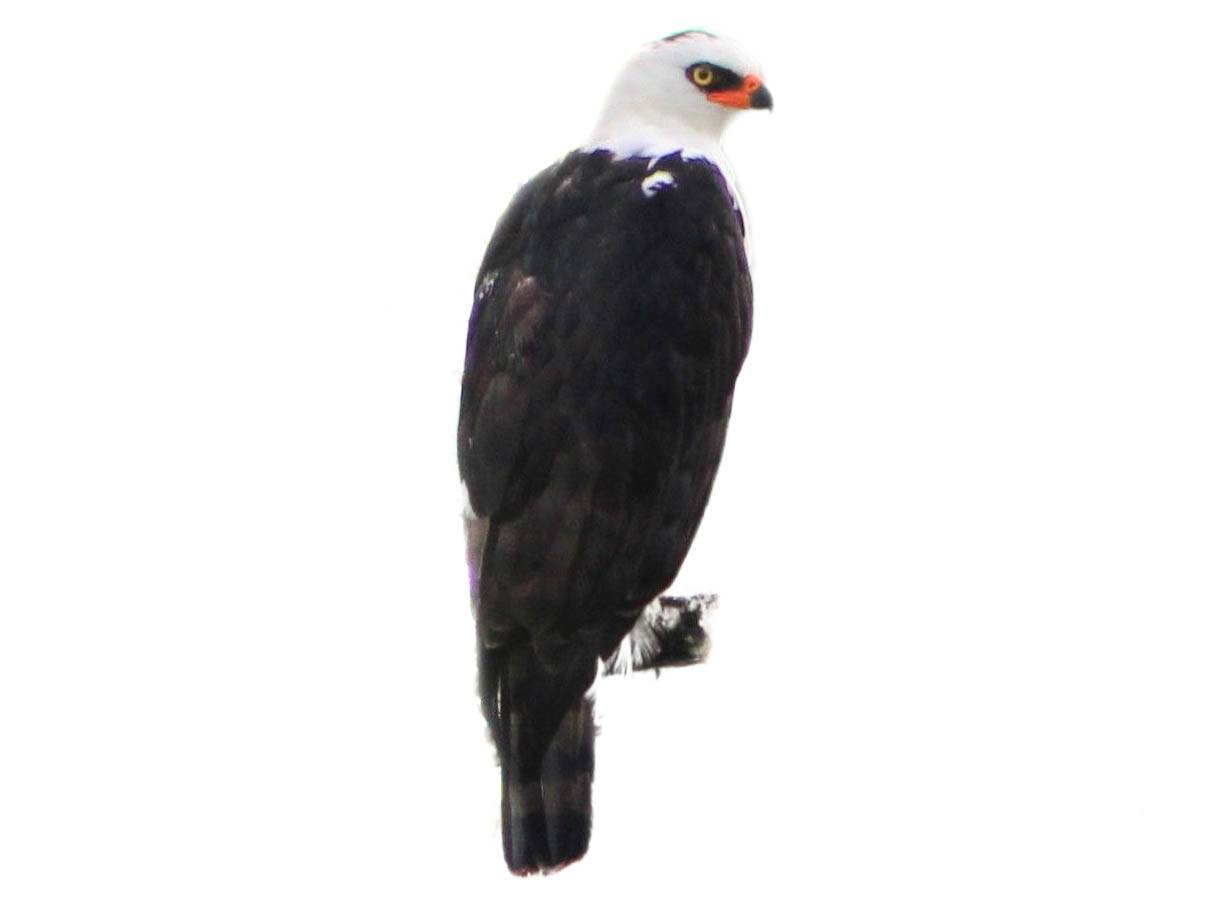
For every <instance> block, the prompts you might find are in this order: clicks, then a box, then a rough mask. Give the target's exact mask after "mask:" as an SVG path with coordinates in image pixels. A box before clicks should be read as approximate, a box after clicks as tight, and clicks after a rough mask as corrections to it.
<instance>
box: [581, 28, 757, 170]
mask: <svg viewBox="0 0 1205 904" xmlns="http://www.w3.org/2000/svg"><path fill="white" fill-rule="evenodd" d="M770 105H771V101H770V92H769V91H768V90H767V89H766V87H765V86H764V85H763V84H762V78H761V69H760V68H759V67H758V65H757V64H756V63H755V62H753V60H752V59H750V58H749V57H748V56H747V55H746V54H745V52H744V51H743V50H741V48H740V47H739V46H737V45H736V44H735V43H734V42H732V41H730V40H727V39H726V38H720V37H716V36H715V35H712V34H708V33H707V32H702V31H688V32H682V33H681V34H676V35H671V36H670V37H668V38H663V39H661V40H660V41H654V42H653V43H651V44H647V45H645V46H644V47H643V48H642V49H641V50H640V52H639V53H637V54H636V55H635V56H633V57H632V58H631V59H630V60H629V61H628V63H627V65H626V66H624V68H623V69H622V70H621V71H620V73H619V77H618V78H617V79H616V81H615V86H614V87H613V88H612V89H611V95H610V97H609V98H608V100H607V103H606V106H605V107H604V108H603V113H602V116H601V117H600V118H599V121H598V125H597V127H596V128H595V130H594V135H593V139H592V142H593V144H595V145H598V146H608V147H616V146H625V147H627V148H633V147H634V146H635V145H638V144H640V143H641V142H645V143H647V144H648V145H650V146H661V145H667V144H676V145H678V146H702V147H707V146H710V145H716V144H718V143H719V139H720V135H721V134H722V133H723V131H724V127H725V126H727V125H728V122H729V121H730V120H731V119H732V117H733V116H734V115H736V113H737V112H738V111H740V110H748V109H769V108H770Z"/></svg>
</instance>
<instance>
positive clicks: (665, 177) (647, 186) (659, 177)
mask: <svg viewBox="0 0 1205 904" xmlns="http://www.w3.org/2000/svg"><path fill="white" fill-rule="evenodd" d="M674 184H675V183H674V174H673V173H671V172H669V170H657V172H655V173H653V174H652V175H650V176H646V177H645V179H644V181H643V182H641V183H640V190H641V191H643V192H644V196H645V197H646V198H651V197H652V196H653V195H655V194H657V192H659V191H661V190H662V189H663V188H668V187H669V186H671V185H674Z"/></svg>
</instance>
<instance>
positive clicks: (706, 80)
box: [690, 66, 715, 88]
mask: <svg viewBox="0 0 1205 904" xmlns="http://www.w3.org/2000/svg"><path fill="white" fill-rule="evenodd" d="M690 78H691V80H692V81H693V82H694V83H695V84H696V85H698V86H699V87H700V88H706V87H707V86H708V85H710V84H711V83H712V82H714V81H715V70H714V69H712V68H711V67H710V66H696V67H695V68H694V69H692V70H690Z"/></svg>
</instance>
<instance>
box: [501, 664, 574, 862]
mask: <svg viewBox="0 0 1205 904" xmlns="http://www.w3.org/2000/svg"><path fill="white" fill-rule="evenodd" d="M593 680H594V671H593V663H590V668H585V667H580V668H577V669H575V670H574V671H573V672H571V673H566V672H550V671H548V670H546V669H545V668H544V667H543V666H542V665H541V664H540V663H539V662H538V660H537V659H536V657H535V654H534V653H533V651H532V649H531V645H530V644H519V645H515V646H512V647H508V648H506V649H504V650H497V651H483V652H482V656H481V690H482V708H483V710H485V714H486V720H487V721H488V722H489V723H490V729H491V732H492V733H493V736H494V743H495V744H496V745H497V748H498V759H499V761H500V763H501V765H502V853H503V855H504V856H505V857H506V865H507V866H508V867H509V868H510V871H511V872H513V873H516V874H518V875H527V874H529V873H533V872H536V871H541V872H551V871H553V870H557V869H560V868H561V867H563V866H567V865H568V864H570V863H573V862H574V861H575V860H580V859H581V858H582V856H583V855H584V854H585V853H586V849H587V848H588V847H589V845H590V824H591V819H592V807H591V802H590V796H591V785H592V783H593V781H594V703H593V701H592V700H591V699H590V698H589V697H587V696H585V693H586V691H587V690H588V689H589V686H590V684H591V682H592V681H593ZM495 688H496V696H495V695H494V694H492V693H491V691H493V690H494V689H495ZM495 700H496V707H494V706H491V704H492V703H493V702H494V701H495Z"/></svg>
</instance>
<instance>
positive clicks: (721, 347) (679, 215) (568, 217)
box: [458, 153, 752, 661]
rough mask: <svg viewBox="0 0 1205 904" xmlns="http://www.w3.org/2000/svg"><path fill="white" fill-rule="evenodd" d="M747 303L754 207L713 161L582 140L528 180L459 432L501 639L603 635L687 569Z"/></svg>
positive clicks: (586, 642) (746, 323)
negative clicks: (619, 152) (592, 148)
mask: <svg viewBox="0 0 1205 904" xmlns="http://www.w3.org/2000/svg"><path fill="white" fill-rule="evenodd" d="M654 177H655V178H654ZM751 305H752V293H751V287H750V283H749V274H748V269H747V265H746V261H745V256H744V248H743V235H742V225H741V222H740V217H739V214H737V213H736V211H735V210H734V209H733V205H732V202H731V198H730V197H729V195H728V193H727V190H726V189H725V187H724V184H723V181H722V178H721V177H720V175H719V172H718V170H716V169H715V167H713V166H712V165H711V164H709V163H707V162H704V161H684V160H682V159H681V158H680V157H678V156H676V155H674V156H671V157H666V158H662V159H661V160H659V161H657V162H656V165H655V172H654V171H653V170H651V169H650V167H649V161H648V160H647V159H644V160H641V159H633V160H620V161H615V160H612V159H611V156H610V155H609V154H607V153H594V154H585V153H578V154H573V155H570V156H569V157H567V158H565V159H564V160H563V161H561V162H560V163H559V164H557V165H556V166H554V167H551V168H550V169H548V170H546V171H545V172H544V173H542V174H540V176H538V177H537V178H536V179H534V180H532V181H531V182H530V183H528V184H527V185H526V186H525V187H524V188H523V189H522V190H521V191H520V193H519V194H518V195H517V196H516V198H515V200H514V201H513V202H512V204H511V206H510V208H509V209H508V210H507V212H506V213H505V214H504V215H503V217H502V219H501V220H500V221H499V224H498V227H497V230H496V231H495V234H494V237H493V239H492V241H491V243H490V246H489V248H488V249H487V252H486V256H485V260H484V262H483V264H482V267H481V272H480V274H479V277H478V282H477V291H476V299H475V304H474V307H473V313H472V317H471V321H470V325H469V336H468V344H467V349H466V357H465V373H464V383H463V388H462V396H461V408H460V428H459V435H458V451H459V459H460V471H461V476H462V479H463V480H464V482H465V485H466V487H467V490H468V496H469V502H470V504H471V506H472V509H473V512H474V513H475V515H476V516H477V518H478V519H480V523H481V525H482V526H483V529H482V530H481V531H480V536H479V546H480V548H479V549H478V550H477V552H478V554H479V555H478V559H479V562H478V565H479V568H480V573H479V586H478V587H477V588H476V590H477V593H476V594H475V595H476V596H477V597H478V600H477V602H478V619H479V627H480V630H481V632H482V636H483V637H484V638H485V639H486V642H487V643H490V644H496V643H502V642H504V641H505V639H506V638H507V637H514V636H523V637H530V638H531V640H532V642H533V644H534V646H535V648H536V650H537V652H539V653H540V655H541V658H545V659H547V660H549V661H551V660H552V659H555V658H557V656H558V653H559V652H560V651H562V650H564V651H565V652H566V653H568V652H570V650H568V649H566V648H571V650H572V652H575V653H580V652H581V651H582V647H585V648H587V649H588V652H589V653H590V654H591V655H605V654H606V653H608V652H609V650H610V648H612V647H613V646H614V645H615V644H616V643H618V641H619V639H620V637H621V636H622V635H623V633H625V632H626V630H627V629H628V628H629V627H630V626H631V623H632V621H633V620H634V619H635V617H636V615H637V614H638V612H639V610H640V608H641V607H643V606H644V605H645V604H646V603H647V602H648V601H649V600H650V599H651V598H652V597H653V596H655V595H656V594H657V593H658V592H659V591H660V590H662V589H664V588H665V587H666V586H668V584H669V583H670V582H671V581H672V580H673V577H674V575H675V574H676V573H677V571H678V568H679V567H680V565H681V563H682V559H683V558H684V557H685V555H686V551H687V549H688V548H689V546H690V542H691V540H692V539H693V537H694V534H695V531H696V529H697V528H698V524H699V520H700V518H701V517H702V513H703V509H704V507H705V505H706V502H707V498H708V495H709V493H710V491H711V486H712V482H713V480H714V477H715V472H716V467H717V466H718V464H719V459H720V455H721V452H722V449H723V444H724V436H725V433H726V429H727V422H728V413H729V410H730V405H731V399H732V391H733V386H734V384H735V381H736V376H737V373H738V371H739V370H740V366H741V362H742V361H743V359H744V356H745V352H746V350H747V348H748V342H749V328H750V319H751V311H752V307H751ZM471 534H472V531H470V535H471ZM475 583H476V581H475Z"/></svg>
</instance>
